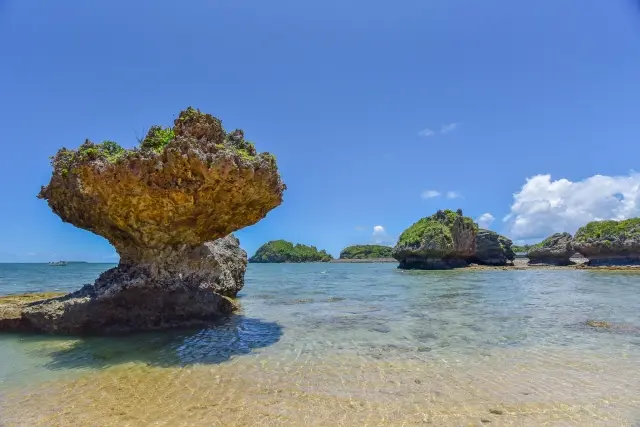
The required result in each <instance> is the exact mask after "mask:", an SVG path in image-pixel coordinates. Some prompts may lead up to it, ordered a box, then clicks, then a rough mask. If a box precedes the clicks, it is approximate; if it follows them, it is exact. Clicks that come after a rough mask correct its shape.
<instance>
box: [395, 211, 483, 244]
mask: <svg viewBox="0 0 640 427" xmlns="http://www.w3.org/2000/svg"><path fill="white" fill-rule="evenodd" d="M458 218H461V219H462V221H463V224H464V225H465V226H469V227H473V228H474V229H475V230H476V231H477V230H478V225H477V224H476V223H474V222H473V219H471V218H469V217H467V216H462V212H461V211H458V212H454V211H452V210H449V209H447V210H444V211H438V212H436V213H435V214H433V215H431V216H429V217H426V218H422V219H421V220H419V221H418V222H416V223H415V224H413V225H412V226H411V227H409V228H407V229H406V230H405V231H404V232H403V233H402V234H401V235H400V238H399V239H398V245H402V246H413V245H419V244H420V243H421V242H422V241H424V240H427V241H431V242H433V245H435V246H437V247H441V248H445V247H449V246H451V245H452V244H453V235H452V233H451V230H452V228H453V224H454V222H455V221H456V219H458Z"/></svg>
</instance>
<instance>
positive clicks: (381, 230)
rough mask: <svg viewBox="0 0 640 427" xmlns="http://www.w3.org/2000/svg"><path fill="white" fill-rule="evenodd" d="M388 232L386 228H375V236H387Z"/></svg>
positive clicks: (378, 226) (379, 226)
mask: <svg viewBox="0 0 640 427" xmlns="http://www.w3.org/2000/svg"><path fill="white" fill-rule="evenodd" d="M386 235H387V232H386V231H385V229H384V227H383V226H381V225H376V226H374V227H373V236H374V237H375V236H386Z"/></svg>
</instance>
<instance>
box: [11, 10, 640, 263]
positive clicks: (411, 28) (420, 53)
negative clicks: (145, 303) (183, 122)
mask: <svg viewBox="0 0 640 427" xmlns="http://www.w3.org/2000/svg"><path fill="white" fill-rule="evenodd" d="M178 4H179V5H180V7H178V6H177V5H178ZM0 47H1V49H2V50H1V52H2V66H1V67H0V97H1V98H0V99H1V102H0V125H1V128H2V133H1V134H0V135H1V136H0V138H1V140H0V144H1V146H2V155H1V156H0V196H1V200H2V208H1V209H0V261H9V262H11V261H49V260H51V259H59V258H61V259H85V260H90V261H106V260H113V253H114V251H113V248H112V247H111V246H110V245H109V244H108V243H107V242H106V241H105V240H104V239H102V238H100V237H98V236H94V235H92V234H91V233H89V232H87V231H84V230H79V229H76V228H74V227H73V226H71V225H69V224H63V223H62V222H61V220H60V219H59V218H58V217H57V216H55V215H54V214H52V213H51V211H50V210H49V208H48V207H47V205H46V203H45V202H44V201H41V200H38V199H36V194H37V193H38V191H39V189H40V186H41V185H44V184H46V183H47V182H48V179H49V176H50V173H51V171H50V166H49V163H48V156H50V155H52V154H54V153H55V151H56V150H57V149H58V148H59V147H61V146H67V147H77V146H78V145H80V144H81V143H82V141H83V140H84V139H85V138H87V137H88V138H90V139H92V140H95V141H101V140H103V139H112V140H115V141H118V142H119V143H121V144H122V145H124V146H133V145H135V143H136V135H138V136H140V133H141V132H142V130H143V129H145V128H148V127H149V126H150V125H151V124H170V123H171V120H172V118H173V115H174V114H176V113H177V112H178V111H179V110H181V109H183V108H185V107H186V106H188V105H193V106H195V107H198V108H200V109H202V110H204V111H206V112H210V113H212V114H214V115H216V116H217V117H219V118H221V119H222V120H223V124H224V125H225V127H227V128H229V129H233V128H236V127H240V128H242V129H244V130H245V133H246V136H247V138H248V139H250V140H252V141H254V142H256V145H257V147H258V149H259V150H261V151H270V152H273V153H274V154H275V155H276V156H277V158H278V164H279V167H280V169H281V173H282V176H283V179H284V181H285V182H286V184H287V186H288V190H287V192H286V193H285V198H284V203H283V204H282V205H281V206H280V207H279V208H277V209H275V210H274V211H272V212H271V213H270V214H269V215H268V216H267V218H265V219H264V220H263V221H262V222H260V223H259V224H257V225H255V226H252V227H249V228H246V229H244V230H241V231H239V232H238V233H237V235H238V237H239V238H240V240H241V242H242V246H243V247H244V248H245V249H247V251H248V252H249V253H250V254H251V253H253V251H254V250H255V249H256V248H257V247H258V246H260V245H261V244H262V243H264V242H265V241H267V240H271V239H278V238H284V239H288V240H292V241H295V242H301V243H307V244H313V245H316V246H318V247H320V248H326V249H327V250H329V251H330V252H332V253H333V254H337V253H338V252H339V251H340V249H341V248H343V247H344V246H346V245H348V244H353V243H367V242H372V241H385V242H393V240H394V239H395V238H396V237H397V236H398V234H400V233H401V232H402V230H403V229H404V228H406V227H407V226H408V225H410V224H411V223H413V222H414V221H416V220H417V219H419V218H420V217H423V216H426V215H430V214H431V213H433V212H434V211H436V210H437V209H439V208H454V209H455V208H458V207H460V208H462V209H463V211H464V212H465V214H467V215H470V216H472V217H474V218H480V216H481V215H483V214H489V215H490V216H491V218H494V221H493V222H492V223H491V228H493V229H495V230H496V231H500V232H504V233H505V234H507V235H510V236H512V237H514V238H515V239H519V240H520V239H534V238H537V237H538V236H542V234H544V233H546V232H548V231H553V230H555V229H558V228H568V229H569V230H568V231H575V230H573V229H572V228H575V227H576V226H577V225H576V224H578V223H579V222H580V221H584V220H585V219H591V218H596V219H598V218H602V217H616V218H617V217H623V216H630V215H638V214H639V213H638V206H639V205H640V204H639V203H638V201H640V196H639V195H638V194H639V193H640V191H639V190H638V188H640V178H639V177H638V175H637V174H635V173H634V172H633V170H634V168H637V167H638V166H637V165H638V163H637V159H638V158H639V155H640V138H639V136H640V120H638V112H639V111H640V80H639V76H640V8H639V7H638V4H637V3H636V2H634V1H632V0H606V1H585V0H563V1H557V0H538V1H535V2H533V1H531V2H515V1H512V0H484V1H481V2H480V1H477V0H403V1H397V2H383V1H379V0H368V1H364V0H362V1H361V0H352V1H348V0H323V1H300V2H293V1H282V0H271V1H269V2H265V1H262V0H260V1H258V0H244V1H242V0H218V1H205V0H192V1H189V2H179V3H177V2H173V1H171V2H170V1H165V0H153V1H150V0H149V1H136V2H131V1H124V0H111V1H108V2H89V1H84V0H83V1H80V0H76V1H73V0H66V1H50V0H46V1H45V0H4V1H3V0H0ZM541 174H542V176H538V175H541ZM545 174H549V175H550V177H548V178H549V179H545V176H544V175H545ZM597 175H602V177H603V179H599V178H598V177H597ZM594 176H595V180H594ZM528 178H533V181H529V182H527V179H528ZM562 179H564V180H562ZM607 180H608V181H607ZM436 192H437V193H439V195H437V196H435V197H428V196H430V195H435V193H436ZM448 192H455V194H449V196H459V197H447V193H448ZM614 193H615V194H614ZM514 194H516V198H515V199H514ZM620 194H623V196H621V195H620ZM614 196H615V197H614ZM612 197H613V199H612ZM621 197H622V198H621ZM614 199H615V200H614ZM616 200H617V201H618V202H619V203H618V204H616ZM540 212H543V215H542V216H540ZM505 217H506V221H505V220H504V219H505ZM484 218H487V217H484ZM514 221H515V222H514ZM489 222H490V221H489ZM516 222H517V224H516ZM375 226H379V227H378V228H376V229H375V231H374V227H375ZM380 227H382V229H381V228H380ZM542 237H544V236H542Z"/></svg>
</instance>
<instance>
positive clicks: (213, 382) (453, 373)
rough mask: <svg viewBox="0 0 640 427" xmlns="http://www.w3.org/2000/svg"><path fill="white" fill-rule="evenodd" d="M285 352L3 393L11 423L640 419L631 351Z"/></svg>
mask: <svg viewBox="0 0 640 427" xmlns="http://www.w3.org/2000/svg"><path fill="white" fill-rule="evenodd" d="M273 356H275V355H271V356H270V355H269V352H268V351H266V352H264V353H259V354H257V355H254V356H247V357H245V356H243V357H238V358H235V359H232V360H231V361H230V362H226V363H222V364H218V365H191V366H185V367H154V366H148V365H145V364H143V363H137V362H130V363H126V364H122V365H118V366H114V367H110V368H106V369H103V370H100V371H96V372H91V373H88V374H85V375H83V376H81V377H80V378H76V379H73V380H65V381H56V382H51V383H45V384H42V385H41V386H38V388H37V389H32V388H30V389H22V390H16V391H14V392H12V393H9V394H7V395H5V396H4V397H3V399H1V400H0V416H1V418H0V419H1V420H2V422H0V425H2V426H258V425H259V426H303V425H304V426H421V425H433V426H480V425H489V426H606V427H614V426H638V425H640V369H638V367H639V366H640V360H635V359H629V358H627V356H626V355H625V354H624V352H620V353H619V354H618V355H617V356H616V357H615V358H611V357H610V356H604V355H600V356H598V355H585V354H584V353H577V352H576V353H572V352H571V350H568V349H566V348H539V349H531V348H529V349H517V350H512V349H503V350H502V351H494V350H492V351H491V353H486V352H485V353H483V352H479V354H477V355H476V356H474V357H471V358H469V357H465V358H461V359H460V360H445V359H435V360H432V361H428V362H425V361H424V360H417V359H413V360H412V359H411V358H407V359H402V360H390V359H389V358H386V357H385V356H384V355H381V356H380V359H376V358H372V357H359V356H357V355H353V354H334V355H332V356H329V355H328V356H326V357H323V358H317V357H316V356H311V355H309V356H306V355H304V354H298V355H289V359H288V360H278V359H275V358H274V357H273ZM383 357H384V358H383Z"/></svg>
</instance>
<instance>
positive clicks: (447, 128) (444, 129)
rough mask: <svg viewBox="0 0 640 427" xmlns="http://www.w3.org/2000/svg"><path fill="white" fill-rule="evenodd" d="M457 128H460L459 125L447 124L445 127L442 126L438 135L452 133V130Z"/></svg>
mask: <svg viewBox="0 0 640 427" xmlns="http://www.w3.org/2000/svg"><path fill="white" fill-rule="evenodd" d="M458 126H460V123H449V124H446V125H442V128H440V133H441V134H446V133H449V132H453V131H454V130H456V129H458Z"/></svg>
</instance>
